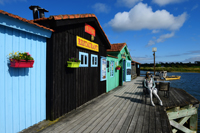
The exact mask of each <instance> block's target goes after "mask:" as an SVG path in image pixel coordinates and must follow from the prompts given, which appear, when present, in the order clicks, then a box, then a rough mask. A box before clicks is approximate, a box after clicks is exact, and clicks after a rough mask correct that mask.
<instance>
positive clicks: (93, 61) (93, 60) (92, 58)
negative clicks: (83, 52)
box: [92, 57, 94, 65]
mask: <svg viewBox="0 0 200 133" xmlns="http://www.w3.org/2000/svg"><path fill="white" fill-rule="evenodd" d="M92 65H94V57H92Z"/></svg>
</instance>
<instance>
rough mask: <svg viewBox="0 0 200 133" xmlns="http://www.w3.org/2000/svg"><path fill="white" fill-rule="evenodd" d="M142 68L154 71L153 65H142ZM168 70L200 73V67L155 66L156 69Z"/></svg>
mask: <svg viewBox="0 0 200 133" xmlns="http://www.w3.org/2000/svg"><path fill="white" fill-rule="evenodd" d="M140 70H144V71H154V68H153V67H140ZM163 70H164V71H167V72H192V73H200V67H195V68H193V67H186V68H176V67H155V71H163Z"/></svg>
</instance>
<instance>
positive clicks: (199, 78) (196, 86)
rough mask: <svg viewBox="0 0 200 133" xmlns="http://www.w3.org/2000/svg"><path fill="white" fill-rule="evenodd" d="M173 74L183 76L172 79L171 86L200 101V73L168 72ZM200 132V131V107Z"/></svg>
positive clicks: (199, 112) (199, 116)
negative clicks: (178, 78)
mask: <svg viewBox="0 0 200 133" xmlns="http://www.w3.org/2000/svg"><path fill="white" fill-rule="evenodd" d="M151 73H153V72H151ZM142 74H146V71H141V76H143V75H142ZM171 75H178V76H181V79H180V80H172V81H170V82H171V83H170V86H171V87H175V88H180V89H183V90H185V91H187V92H188V93H189V94H191V95H192V96H194V97H195V98H197V99H198V100H199V101H200V73H186V72H167V76H171ZM198 133H200V107H199V108H198Z"/></svg>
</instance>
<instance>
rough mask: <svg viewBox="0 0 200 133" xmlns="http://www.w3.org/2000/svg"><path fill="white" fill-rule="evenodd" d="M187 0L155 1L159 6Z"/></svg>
mask: <svg viewBox="0 0 200 133" xmlns="http://www.w3.org/2000/svg"><path fill="white" fill-rule="evenodd" d="M184 1H187V0H153V1H152V2H153V3H156V4H158V5H159V6H165V5H168V4H174V3H181V2H184Z"/></svg>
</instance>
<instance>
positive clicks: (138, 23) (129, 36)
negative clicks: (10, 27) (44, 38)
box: [0, 0, 200, 63]
mask: <svg viewBox="0 0 200 133" xmlns="http://www.w3.org/2000/svg"><path fill="white" fill-rule="evenodd" d="M30 5H38V6H40V7H42V8H45V9H47V10H49V12H48V13H46V14H45V16H46V17H49V16H50V15H59V14H84V13H93V14H95V15H96V16H97V18H98V20H99V22H100V24H101V26H102V27H103V30H104V31H105V33H106V35H107V36H108V39H109V41H110V43H111V44H112V43H123V42H126V43H127V45H128V48H129V51H130V54H131V56H132V58H133V60H135V61H138V62H140V63H153V52H152V48H153V47H157V52H156V62H192V63H193V62H194V61H200V26H199V24H200V17H199V15H200V1H199V0H101V1H100V0H73V1H69V0H63V1H61V0H54V1H53V0H48V1H46V0H45V1H44V0H0V10H4V11H7V12H9V13H12V14H15V15H18V16H20V17H23V18H26V19H29V20H30V19H32V18H33V16H32V11H31V10H29V6H30Z"/></svg>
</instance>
